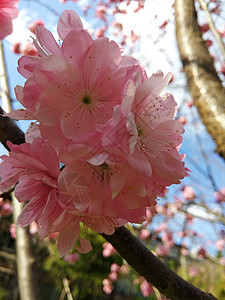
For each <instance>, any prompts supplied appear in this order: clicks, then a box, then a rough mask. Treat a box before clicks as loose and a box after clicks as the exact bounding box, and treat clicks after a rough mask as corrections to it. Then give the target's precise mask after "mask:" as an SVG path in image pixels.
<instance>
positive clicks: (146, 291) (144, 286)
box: [140, 280, 154, 297]
mask: <svg viewBox="0 0 225 300" xmlns="http://www.w3.org/2000/svg"><path fill="white" fill-rule="evenodd" d="M140 289H141V293H142V295H143V296H144V297H148V296H150V295H152V294H154V290H153V287H152V286H151V284H150V283H149V282H148V281H147V280H144V281H143V282H142V283H141V285H140Z"/></svg>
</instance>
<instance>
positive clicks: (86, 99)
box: [82, 95, 91, 105]
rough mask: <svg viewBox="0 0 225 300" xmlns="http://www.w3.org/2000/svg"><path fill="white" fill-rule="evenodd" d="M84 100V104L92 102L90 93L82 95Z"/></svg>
mask: <svg viewBox="0 0 225 300" xmlns="http://www.w3.org/2000/svg"><path fill="white" fill-rule="evenodd" d="M82 102H83V104H85V105H88V104H90V103H91V97H90V96H89V95H84V96H83V97H82Z"/></svg>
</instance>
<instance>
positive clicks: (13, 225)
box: [9, 223, 16, 239]
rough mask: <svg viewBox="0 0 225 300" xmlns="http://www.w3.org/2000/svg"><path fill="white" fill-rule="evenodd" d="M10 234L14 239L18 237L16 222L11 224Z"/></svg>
mask: <svg viewBox="0 0 225 300" xmlns="http://www.w3.org/2000/svg"><path fill="white" fill-rule="evenodd" d="M9 232H10V235H11V238H12V239H16V224H14V223H13V224H11V226H10V229H9Z"/></svg>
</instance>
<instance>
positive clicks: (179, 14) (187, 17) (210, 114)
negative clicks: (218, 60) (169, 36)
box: [175, 0, 225, 159]
mask: <svg viewBox="0 0 225 300" xmlns="http://www.w3.org/2000/svg"><path fill="white" fill-rule="evenodd" d="M175 20H176V36H177V44H178V48H179V51H180V57H181V60H182V63H183V66H184V71H185V73H186V76H187V82H188V88H189V91H190V93H191V95H192V97H193V100H194V104H195V105H196V107H197V109H198V111H199V114H200V116H201V118H202V121H203V123H204V124H205V126H206V128H207V130H208V132H209V133H210V135H211V136H212V138H213V139H214V141H215V142H216V145H217V152H218V153H219V154H220V155H221V156H222V157H223V158H224V159H225V88H224V87H223V85H222V83H221V80H220V78H219V76H218V74H217V71H216V69H215V67H214V62H213V59H212V57H211V56H210V54H209V51H208V47H207V46H206V43H205V42H204V40H203V38H202V34H201V32H200V28H199V25H198V23H197V14H196V10H195V5H194V0H175Z"/></svg>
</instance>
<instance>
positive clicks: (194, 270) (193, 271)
mask: <svg viewBox="0 0 225 300" xmlns="http://www.w3.org/2000/svg"><path fill="white" fill-rule="evenodd" d="M188 274H189V275H190V276H191V277H195V276H196V275H198V269H197V268H196V267H189V268H188Z"/></svg>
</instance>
